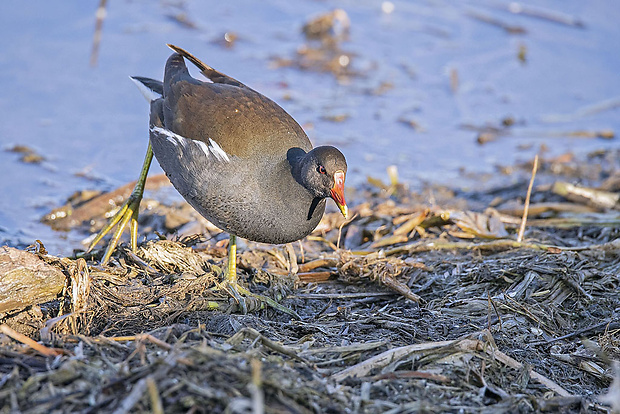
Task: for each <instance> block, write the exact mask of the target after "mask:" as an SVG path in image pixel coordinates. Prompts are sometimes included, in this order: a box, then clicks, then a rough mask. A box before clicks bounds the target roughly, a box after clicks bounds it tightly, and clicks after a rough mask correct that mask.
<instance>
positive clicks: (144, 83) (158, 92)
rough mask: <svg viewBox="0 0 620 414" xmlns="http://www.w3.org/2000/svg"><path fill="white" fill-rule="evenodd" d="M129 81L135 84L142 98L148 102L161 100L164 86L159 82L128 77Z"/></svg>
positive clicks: (139, 77)
mask: <svg viewBox="0 0 620 414" xmlns="http://www.w3.org/2000/svg"><path fill="white" fill-rule="evenodd" d="M129 79H131V80H132V81H133V83H135V84H136V86H137V87H138V89H139V90H140V92H141V93H142V95H143V96H144V98H145V99H146V100H147V101H149V102H153V101H154V100H156V99H159V98H161V97H162V96H163V94H164V85H163V84H162V82H161V81H158V80H155V79H151V78H144V77H142V76H130V77H129Z"/></svg>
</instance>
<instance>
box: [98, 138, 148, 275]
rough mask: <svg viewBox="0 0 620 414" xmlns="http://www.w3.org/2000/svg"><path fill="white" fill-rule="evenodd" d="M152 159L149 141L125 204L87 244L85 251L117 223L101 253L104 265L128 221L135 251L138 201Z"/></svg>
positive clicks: (132, 247)
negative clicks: (133, 185) (137, 176)
mask: <svg viewBox="0 0 620 414" xmlns="http://www.w3.org/2000/svg"><path fill="white" fill-rule="evenodd" d="M152 160H153V148H152V147H151V143H150V142H149V145H148V147H147V149H146V155H145V156H144V163H143V164H142V170H141V171H140V177H139V178H138V181H136V186H135V187H134V189H133V191H132V192H131V195H130V196H129V198H128V199H127V201H125V204H123V206H122V207H121V208H120V210H118V212H116V214H114V216H113V217H112V218H111V219H110V221H108V224H107V225H106V226H105V227H104V228H103V229H101V231H100V232H99V233H98V234H97V235H96V236H95V238H94V239H93V241H92V242H91V243H90V246H88V250H86V253H89V252H90V251H92V250H93V248H94V247H95V246H96V245H97V243H99V242H100V241H101V239H103V237H104V236H105V235H106V234H108V233H109V232H110V230H112V228H114V226H116V225H117V224H118V228H117V229H116V231H115V232H114V235H113V236H112V240H110V242H109V243H108V247H107V248H106V250H105V253H104V254H103V258H102V259H101V264H102V265H105V264H106V263H108V260H110V257H111V256H112V252H114V248H116V245H117V244H118V241H119V240H120V238H121V235H122V234H123V230H125V227H127V224H128V223H129V227H130V230H131V231H130V232H131V250H132V251H133V252H135V251H136V249H137V247H138V212H139V211H140V202H141V201H142V195H143V194H144V186H145V185H146V176H147V175H148V173H149V168H150V166H151V161H152Z"/></svg>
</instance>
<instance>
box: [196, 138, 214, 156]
mask: <svg viewBox="0 0 620 414" xmlns="http://www.w3.org/2000/svg"><path fill="white" fill-rule="evenodd" d="M194 142H195V143H196V144H197V145H198V146H199V147H200V149H201V150H202V152H204V153H205V155H206V156H207V157H211V153H210V152H209V147H207V144H205V143H204V142H202V141H194Z"/></svg>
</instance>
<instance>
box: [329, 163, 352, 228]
mask: <svg viewBox="0 0 620 414" xmlns="http://www.w3.org/2000/svg"><path fill="white" fill-rule="evenodd" d="M329 195H330V196H331V198H333V199H334V201H335V202H336V205H337V206H338V208H339V209H340V212H341V213H342V215H343V216H344V218H345V219H346V218H347V214H348V213H349V209H348V208H347V202H346V201H344V171H342V170H339V171H336V172H335V173H334V186H333V187H332V189H331V191H330V193H329Z"/></svg>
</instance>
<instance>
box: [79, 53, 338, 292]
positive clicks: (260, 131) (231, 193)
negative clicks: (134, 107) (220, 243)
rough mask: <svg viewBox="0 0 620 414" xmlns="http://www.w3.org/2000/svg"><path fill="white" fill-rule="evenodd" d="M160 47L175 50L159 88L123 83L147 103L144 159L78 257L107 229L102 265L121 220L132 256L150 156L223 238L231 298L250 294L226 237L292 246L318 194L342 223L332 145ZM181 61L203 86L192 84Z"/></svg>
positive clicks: (317, 215) (317, 216) (313, 215)
mask: <svg viewBox="0 0 620 414" xmlns="http://www.w3.org/2000/svg"><path fill="white" fill-rule="evenodd" d="M168 46H169V47H170V48H171V49H172V50H173V51H174V52H175V53H174V54H172V56H170V58H168V61H167V62H166V68H165V74H164V81H163V82H160V81H157V80H154V79H149V78H142V77H132V80H134V82H136V84H137V85H138V87H139V88H140V89H141V91H142V92H143V94H144V95H145V97H147V99H148V100H149V101H150V104H151V113H150V125H149V129H150V140H149V141H150V142H149V145H148V148H147V154H146V157H145V160H144V165H143V167H142V171H141V173H140V177H139V179H138V181H137V184H136V186H135V188H134V190H133V192H132V194H131V196H130V197H129V198H128V200H127V201H126V203H125V204H124V205H123V207H121V209H120V210H119V211H118V212H117V213H116V215H115V216H114V217H113V218H112V219H111V220H110V221H109V223H108V224H107V226H105V227H104V228H103V229H102V230H101V232H100V233H99V234H98V235H97V236H96V237H95V239H93V241H92V243H91V245H90V247H89V249H88V251H91V250H92V249H93V247H94V246H95V245H96V244H97V243H98V242H99V241H100V240H101V239H102V237H103V236H104V235H105V234H107V233H108V232H109V231H110V230H111V229H112V228H113V227H114V226H115V225H116V224H117V223H120V224H119V227H118V229H117V230H116V232H115V233H114V235H113V237H112V239H111V241H110V243H109V245H108V247H107V249H106V252H105V254H104V256H103V259H102V264H105V263H107V261H108V260H109V259H110V256H111V255H112V252H113V250H114V248H115V247H116V244H117V243H118V240H119V238H120V236H121V234H122V232H123V230H124V228H125V227H126V226H127V224H128V223H130V229H131V246H132V249H133V250H134V251H135V250H136V245H137V217H138V208H139V205H140V201H141V199H142V194H143V191H144V183H145V181H146V176H147V174H148V170H149V167H150V164H151V161H152V159H153V153H154V154H155V157H156V158H157V160H158V161H159V164H160V165H161V167H162V169H163V170H164V171H165V173H166V175H167V176H168V178H169V179H170V181H171V182H172V184H173V185H174V187H175V188H176V189H177V190H178V191H179V193H181V195H182V196H183V197H184V198H185V200H187V202H188V203H189V204H190V205H191V206H192V207H194V208H195V209H196V210H197V211H198V212H199V213H200V214H202V215H203V216H204V217H205V218H207V219H208V220H209V221H211V222H212V223H213V224H215V225H216V226H217V227H219V228H220V229H222V230H224V231H226V232H228V233H229V234H230V241H229V250H228V269H227V271H226V277H225V282H226V287H227V290H228V291H229V293H231V294H232V295H233V296H234V297H235V298H237V299H240V297H239V292H242V293H244V294H246V295H247V294H250V293H249V292H248V291H247V290H246V289H243V288H241V287H240V286H238V284H237V275H236V238H235V236H239V237H243V238H245V239H248V240H253V241H257V242H263V243H275V244H279V243H289V242H292V241H295V240H299V239H301V238H303V237H305V236H306V235H308V234H309V233H310V232H312V231H313V230H314V228H315V227H316V226H317V224H318V223H319V221H320V220H321V217H322V216H323V212H324V210H325V199H326V198H327V197H331V198H332V199H333V200H334V201H335V202H336V205H337V206H338V208H339V209H340V211H341V212H342V214H343V215H344V216H345V217H346V216H347V204H346V202H345V198H344V180H345V176H346V172H347V163H346V160H345V158H344V156H343V155H342V153H341V152H340V151H339V150H338V149H336V148H334V147H331V146H321V147H317V148H314V149H313V147H312V144H311V143H310V140H309V139H308V137H307V135H306V134H305V133H304V131H303V129H302V128H301V127H300V126H299V124H298V123H297V122H295V120H294V119H293V118H292V117H291V116H290V115H289V114H288V113H286V111H284V109H282V108H281V107H280V106H278V105H277V104H276V103H275V102H273V101H272V100H270V99H269V98H267V97H265V96H263V95H261V94H260V93H258V92H256V91H255V90H253V89H251V88H249V87H247V86H246V85H244V84H242V83H241V82H239V81H237V80H235V79H233V78H231V77H229V76H226V75H224V74H223V73H220V72H218V71H216V70H215V69H213V68H211V67H210V66H208V65H206V64H204V63H203V62H201V61H200V60H198V59H197V58H196V57H194V56H193V55H192V54H190V53H188V52H187V51H185V50H183V49H181V48H180V47H177V46H173V45H168ZM185 59H187V60H189V61H190V62H192V63H193V64H194V65H196V66H197V67H198V68H199V69H200V71H201V73H202V74H203V75H204V76H206V78H207V79H208V81H200V80H197V79H195V78H193V77H192V76H191V75H190V74H189V71H188V69H187V66H186V65H185ZM228 288H229V289H228ZM253 296H254V295H253Z"/></svg>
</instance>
